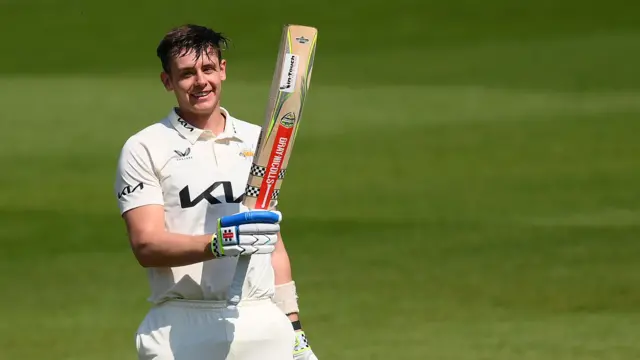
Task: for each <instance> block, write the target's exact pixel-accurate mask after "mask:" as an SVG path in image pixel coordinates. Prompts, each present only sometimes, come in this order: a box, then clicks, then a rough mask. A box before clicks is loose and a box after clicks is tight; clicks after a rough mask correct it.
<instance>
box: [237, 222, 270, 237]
mask: <svg viewBox="0 0 640 360" xmlns="http://www.w3.org/2000/svg"><path fill="white" fill-rule="evenodd" d="M279 232H280V225H278V224H245V225H240V226H238V234H241V235H254V234H255V235H263V234H266V235H269V234H274V235H275V234H277V233H279Z"/></svg>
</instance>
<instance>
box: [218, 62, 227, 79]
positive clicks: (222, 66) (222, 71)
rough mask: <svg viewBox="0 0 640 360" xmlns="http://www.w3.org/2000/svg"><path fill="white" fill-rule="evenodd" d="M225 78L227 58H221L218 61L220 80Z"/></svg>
mask: <svg viewBox="0 0 640 360" xmlns="http://www.w3.org/2000/svg"><path fill="white" fill-rule="evenodd" d="M226 79H227V60H225V59H222V61H220V80H222V81H225V80H226Z"/></svg>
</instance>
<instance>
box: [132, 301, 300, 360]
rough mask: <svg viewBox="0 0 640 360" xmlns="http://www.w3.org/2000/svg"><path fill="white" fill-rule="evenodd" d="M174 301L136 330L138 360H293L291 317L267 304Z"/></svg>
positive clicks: (157, 310) (160, 309)
mask: <svg viewBox="0 0 640 360" xmlns="http://www.w3.org/2000/svg"><path fill="white" fill-rule="evenodd" d="M219 306H220V307H216V305H215V304H211V303H193V302H188V303H187V302H181V301H170V302H167V303H164V304H162V305H160V306H158V307H155V308H153V309H152V310H151V312H149V313H148V315H147V316H146V317H145V319H144V321H143V322H142V324H141V325H140V327H139V328H138V332H137V335H136V345H137V348H138V359H139V360H152V359H153V360H203V359H207V360H292V359H293V347H294V344H295V341H296V336H295V332H294V330H293V327H292V326H291V322H290V321H289V319H288V318H287V317H286V316H285V315H284V314H283V313H282V311H280V309H278V308H277V307H276V306H275V304H273V302H271V301H269V300H259V301H248V302H247V303H242V302H241V303H240V304H239V305H238V306H237V307H229V308H226V307H223V306H224V305H219Z"/></svg>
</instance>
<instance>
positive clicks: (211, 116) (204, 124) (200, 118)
mask: <svg viewBox="0 0 640 360" xmlns="http://www.w3.org/2000/svg"><path fill="white" fill-rule="evenodd" d="M176 112H177V113H178V116H180V117H181V118H182V119H183V120H185V121H186V122H188V123H189V124H191V125H193V126H195V127H197V128H199V129H202V130H209V131H211V132H212V133H213V135H215V136H218V135H220V134H221V133H222V132H223V131H224V126H225V122H226V121H225V120H226V118H225V116H224V115H223V113H222V110H221V109H220V106H219V105H218V106H216V107H215V108H214V109H213V111H211V112H209V113H193V112H189V111H185V110H182V109H180V108H178V109H176Z"/></svg>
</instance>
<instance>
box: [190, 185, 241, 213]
mask: <svg viewBox="0 0 640 360" xmlns="http://www.w3.org/2000/svg"><path fill="white" fill-rule="evenodd" d="M219 187H222V194H221V195H222V196H223V197H224V200H222V201H221V200H219V199H218V197H216V196H214V195H213V193H214V192H215V191H216V190H217V189H218V188H219ZM178 195H179V196H180V207H182V208H183V209H188V208H192V207H194V206H196V205H198V204H199V203H200V202H201V201H202V200H206V201H207V202H209V204H212V205H214V204H222V203H223V202H224V203H239V202H241V201H242V199H243V198H244V194H242V195H240V196H239V197H238V198H234V196H233V187H232V186H231V182H229V181H216V182H214V183H213V184H211V186H209V187H208V188H207V189H205V190H204V191H203V192H202V193H201V194H200V195H198V196H196V197H195V198H194V199H193V200H192V199H191V191H190V190H189V186H185V187H184V188H183V189H182V190H180V193H179V194H178Z"/></svg>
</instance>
